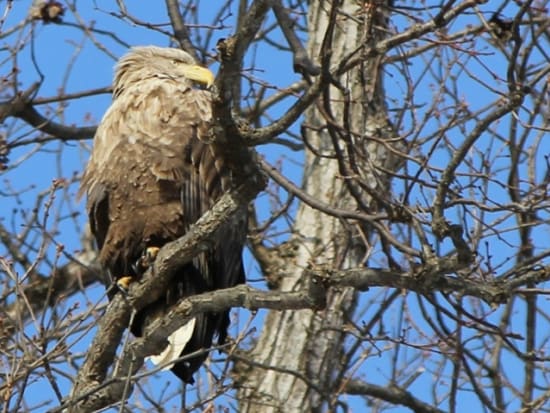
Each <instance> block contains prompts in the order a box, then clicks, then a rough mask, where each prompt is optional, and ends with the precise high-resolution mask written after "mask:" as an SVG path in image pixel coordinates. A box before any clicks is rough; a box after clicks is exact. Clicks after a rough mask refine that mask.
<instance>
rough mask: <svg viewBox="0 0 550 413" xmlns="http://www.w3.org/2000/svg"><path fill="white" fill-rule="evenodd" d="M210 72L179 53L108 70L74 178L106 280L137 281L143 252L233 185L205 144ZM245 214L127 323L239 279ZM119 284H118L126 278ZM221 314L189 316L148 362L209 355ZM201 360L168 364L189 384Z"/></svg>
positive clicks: (140, 53) (146, 52) (222, 324)
mask: <svg viewBox="0 0 550 413" xmlns="http://www.w3.org/2000/svg"><path fill="white" fill-rule="evenodd" d="M213 80H214V76H213V75H212V73H211V72H210V71H209V70H208V69H205V68H203V67H201V66H198V65H197V64H196V62H195V61H194V59H193V58H192V57H191V56H190V55H189V54H188V53H186V52H184V51H182V50H179V49H173V48H160V47H154V46H146V47H134V48H133V49H131V51H130V52H129V53H128V54H127V55H125V56H124V57H122V58H121V59H120V61H119V62H118V64H117V66H116V69H115V77H114V84H113V102H112V104H111V107H110V108H109V109H108V110H107V112H106V113H105V115H104V117H103V119H102V121H101V124H100V125H99V127H98V129H97V132H96V135H95V137H94V144H93V151H92V155H91V158H90V161H89V163H88V166H87V167H86V170H85V172H84V175H83V177H82V183H81V188H80V194H81V195H82V194H83V193H86V194H87V211H88V215H89V219H90V227H91V230H92V232H93V234H94V236H95V238H96V241H97V245H98V248H99V260H100V262H101V263H102V265H103V266H104V267H105V268H106V269H108V271H109V273H110V275H111V277H112V278H113V279H114V280H120V279H121V278H123V277H128V276H130V277H139V276H140V274H139V272H140V270H139V268H138V267H139V265H136V263H138V262H140V260H141V257H142V256H143V255H144V254H149V253H154V252H155V251H157V248H160V247H162V246H163V245H164V244H166V243H167V242H169V241H172V240H175V239H177V238H179V237H181V236H182V235H183V234H185V232H186V231H187V230H188V228H189V227H190V225H191V224H193V223H195V222H196V221H197V220H198V219H199V218H200V217H201V215H202V214H204V213H205V212H206V211H208V209H209V208H211V207H212V206H213V205H214V203H215V202H216V200H218V198H219V197H220V196H221V195H222V194H223V192H224V191H226V190H227V189H228V188H229V186H230V185H231V176H230V173H229V171H228V170H227V169H226V167H225V163H224V159H223V157H222V156H220V155H219V154H218V153H216V150H215V146H214V145H209V142H208V141H209V139H210V138H211V137H212V136H211V135H210V133H209V127H210V120H211V116H212V113H211V94H210V92H209V91H208V90H202V89H198V88H197V87H196V86H197V85H198V84H203V85H207V86H209V85H211V84H212V82H213ZM245 236H246V210H245V209H244V208H243V210H241V211H240V212H239V213H238V214H236V215H235V217H234V218H233V219H232V220H230V221H229V222H226V223H224V225H223V226H222V228H221V230H220V232H219V235H218V238H217V241H216V242H215V245H214V246H213V247H212V248H211V249H210V250H209V251H207V252H204V253H201V254H200V255H199V256H197V257H196V258H194V259H193V261H192V262H191V263H189V264H187V265H184V266H182V267H181V268H180V269H179V270H178V271H177V273H176V274H174V277H173V280H172V284H171V286H170V288H169V289H168V291H166V293H165V294H164V295H163V296H162V297H161V299H159V300H158V301H157V302H155V303H153V304H151V305H149V306H148V307H146V308H144V309H142V310H141V311H139V312H138V313H137V315H136V317H135V319H134V322H133V324H132V325H131V331H132V333H133V334H134V335H136V336H141V335H142V334H143V330H144V326H145V325H146V324H148V323H150V322H151V321H152V320H154V319H155V318H157V317H160V316H162V315H163V314H165V313H166V312H167V310H168V309H169V308H170V307H171V306H172V305H173V304H175V303H176V302H177V301H178V300H180V299H181V298H183V297H187V296H190V295H193V294H199V293H202V292H206V291H211V290H215V289H220V288H228V287H232V286H235V285H236V284H240V283H243V282H244V278H245V276H244V270H243V264H242V256H241V255H242V249H243V244H244V242H245ZM124 279H126V278H124ZM228 325H229V312H228V311H225V312H223V313H206V314H200V315H197V316H196V317H195V318H194V319H192V320H191V321H190V322H189V323H187V324H186V325H185V326H184V327H182V328H181V329H180V330H178V331H176V332H175V333H174V334H173V335H172V336H170V337H168V342H169V343H170V345H169V346H168V347H167V348H166V349H159V354H158V355H157V356H155V357H152V359H153V362H156V363H159V362H162V363H164V362H168V361H170V360H173V359H175V358H178V357H181V356H184V355H186V354H190V353H193V352H195V351H197V350H200V349H208V348H209V347H211V345H212V341H213V337H214V335H217V336H218V343H223V342H224V341H225V338H226V335H227V328H228ZM206 356H207V354H206V352H204V353H203V354H201V355H198V356H194V357H192V358H190V359H188V360H185V361H180V362H177V363H175V364H173V365H172V364H171V365H169V366H168V367H167V368H171V369H172V371H173V372H174V373H175V374H176V375H177V376H178V377H179V378H181V380H183V381H184V382H186V383H192V382H193V373H194V372H196V371H197V369H198V368H199V367H200V365H201V364H202V363H203V361H204V360H205V358H206Z"/></svg>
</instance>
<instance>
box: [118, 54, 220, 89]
mask: <svg viewBox="0 0 550 413" xmlns="http://www.w3.org/2000/svg"><path fill="white" fill-rule="evenodd" d="M150 78H157V79H172V80H175V81H177V82H178V83H180V84H182V85H184V84H189V86H192V84H193V83H199V84H203V85H206V86H210V85H212V83H213V82H214V75H213V74H212V72H210V70H208V69H206V68H205V67H202V66H200V65H198V64H197V63H196V62H195V59H194V58H193V57H192V56H191V55H190V54H189V53H187V52H184V51H183V50H180V49H175V48H170V47H157V46H137V47H133V48H131V49H130V51H129V52H128V53H127V54H126V55H124V56H122V57H121V58H120V60H119V61H118V63H117V65H116V67H115V78H114V82H113V91H114V93H113V94H114V96H115V97H116V96H118V95H120V94H121V93H122V91H123V90H124V89H125V88H128V87H130V86H132V85H133V84H136V83H138V82H141V81H143V80H145V79H150Z"/></svg>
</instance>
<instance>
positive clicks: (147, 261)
mask: <svg viewBox="0 0 550 413" xmlns="http://www.w3.org/2000/svg"><path fill="white" fill-rule="evenodd" d="M159 251H160V248H158V247H147V248H145V251H143V254H142V255H141V257H140V258H139V260H138V262H137V267H138V268H139V269H140V270H141V271H142V272H143V271H145V270H146V269H147V268H149V267H150V266H151V265H153V263H154V262H155V259H156V258H157V255H158V253H159Z"/></svg>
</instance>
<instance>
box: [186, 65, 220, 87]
mask: <svg viewBox="0 0 550 413" xmlns="http://www.w3.org/2000/svg"><path fill="white" fill-rule="evenodd" d="M185 76H186V77H187V78H188V79H191V80H194V81H195V82H198V83H201V84H203V85H206V87H210V86H212V85H213V84H214V74H213V73H212V72H211V71H210V70H208V69H207V68H206V67H202V66H199V65H189V66H187V67H186V68H185Z"/></svg>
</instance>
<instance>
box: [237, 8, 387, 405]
mask: <svg viewBox="0 0 550 413" xmlns="http://www.w3.org/2000/svg"><path fill="white" fill-rule="evenodd" d="M331 7H337V8H338V14H337V16H336V19H334V20H333V22H331V19H330V12H331ZM308 13H309V15H308V23H309V44H308V53H309V56H310V57H311V58H312V59H314V60H317V63H318V64H320V65H321V64H322V61H321V60H322V59H321V58H320V56H321V55H322V54H323V53H326V52H327V51H328V50H322V49H323V39H324V38H325V36H326V33H327V31H330V29H333V30H334V33H333V36H332V45H330V46H329V47H328V49H329V50H330V51H331V52H332V56H331V59H330V68H331V69H333V68H334V67H335V66H336V65H337V64H338V63H339V62H340V61H342V59H344V58H345V57H348V56H349V55H350V54H351V53H352V52H354V51H356V50H357V49H358V47H359V46H360V45H365V46H368V45H370V44H373V43H374V42H375V41H376V40H377V38H378V39H379V36H380V35H381V31H380V28H381V27H383V25H384V24H385V19H384V18H383V16H382V15H381V14H379V12H378V11H375V13H373V15H368V14H367V13H366V12H365V11H364V10H361V8H360V7H359V6H358V2H357V1H355V0H346V1H343V2H341V4H340V5H339V6H331V5H330V3H327V2H310V5H309V11H308ZM373 27H376V29H374V28H373ZM359 53H364V48H363V49H360V50H359ZM354 56H357V53H356V54H354ZM380 62H381V58H377V57H374V58H369V59H364V60H363V62H362V64H359V65H357V66H355V67H354V68H353V69H351V70H350V71H348V72H346V73H344V74H343V75H341V76H340V77H339V78H337V79H336V80H337V82H335V84H334V85H331V86H327V88H326V90H325V92H324V93H323V95H322V98H321V99H318V101H317V102H316V104H315V105H314V106H312V107H311V108H310V109H309V110H308V111H307V113H306V119H305V122H304V124H303V131H304V139H305V140H307V143H308V145H307V147H308V150H306V151H305V168H304V178H303V184H302V189H303V190H304V191H305V192H307V193H308V194H309V195H311V196H313V197H314V198H316V199H317V200H319V201H321V202H322V203H324V204H327V205H330V206H332V207H334V208H342V209H347V210H354V208H355V206H356V205H359V204H360V203H362V204H363V205H367V206H368V207H369V208H371V209H373V210H374V209H377V208H379V207H380V206H381V205H380V204H379V203H378V202H376V201H375V199H373V197H372V196H371V195H369V194H373V193H375V192H376V191H378V192H379V193H382V191H387V185H388V179H384V177H383V175H382V174H381V173H379V172H377V169H378V167H379V166H380V165H383V166H384V167H386V168H387V167H393V165H390V163H391V162H390V161H389V159H388V153H387V151H386V149H385V147H384V146H383V145H380V144H379V143H378V142H379V139H387V138H388V135H391V127H389V126H390V125H389V122H388V120H387V112H386V109H385V105H384V94H383V93H384V91H383V88H382V81H381V76H380V74H381V72H382V71H381V69H380ZM388 132H389V133H388ZM373 136H376V137H377V138H378V139H376V140H372V139H369V138H371V137H373ZM312 148H313V149H314V150H313V151H312V150H311V149H312ZM368 232H369V229H368V228H359V226H358V224H357V223H355V222H353V221H345V222H344V221H343V220H342V219H338V218H334V217H331V216H330V215H329V214H327V213H325V212H321V211H319V210H316V209H312V208H311V207H309V206H307V205H305V204H303V203H302V204H301V205H300V207H299V210H298V213H297V217H296V220H295V225H294V227H293V232H292V233H293V237H292V239H291V240H290V241H289V243H290V244H291V245H292V246H293V248H292V250H293V251H294V254H293V257H292V258H285V260H286V261H285V264H286V267H285V271H284V273H283V274H281V276H280V279H281V282H280V285H279V288H281V290H283V291H292V290H297V289H300V288H301V286H302V284H303V281H304V270H306V269H308V268H319V267H322V268H327V269H345V268H350V267H357V266H361V265H363V264H364V263H365V262H366V260H367V259H368V256H367V243H368V241H367V238H368V236H369V234H368ZM355 298H356V297H355V295H354V293H353V292H352V290H350V289H338V290H335V289H333V290H331V291H329V294H328V300H327V306H326V308H325V309H323V310H322V311H318V312H314V311H311V310H301V311H282V312H274V311H272V312H269V313H268V315H267V316H266V319H265V324H264V326H263V330H262V333H261V336H260V337H259V340H258V342H257V344H256V346H255V348H254V349H253V350H252V351H251V354H250V355H249V356H250V359H252V360H255V364H254V365H253V366H248V367H244V366H239V369H238V375H239V378H238V380H237V383H238V385H239V389H240V390H239V400H240V403H241V405H240V407H241V408H240V411H243V412H258V411H262V412H277V411H284V412H304V411H316V410H321V409H322V410H325V409H326V407H327V406H330V405H331V400H332V399H333V398H332V395H334V394H335V392H337V391H338V386H339V383H338V382H339V380H340V379H341V378H342V377H343V376H344V375H345V373H346V369H347V366H346V363H345V361H344V360H345V358H344V357H343V356H344V347H343V337H344V334H343V330H344V324H345V322H346V320H347V319H348V316H347V315H348V314H351V313H352V312H353V310H354V304H355ZM257 363H259V364H257ZM323 406H324V408H323Z"/></svg>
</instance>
